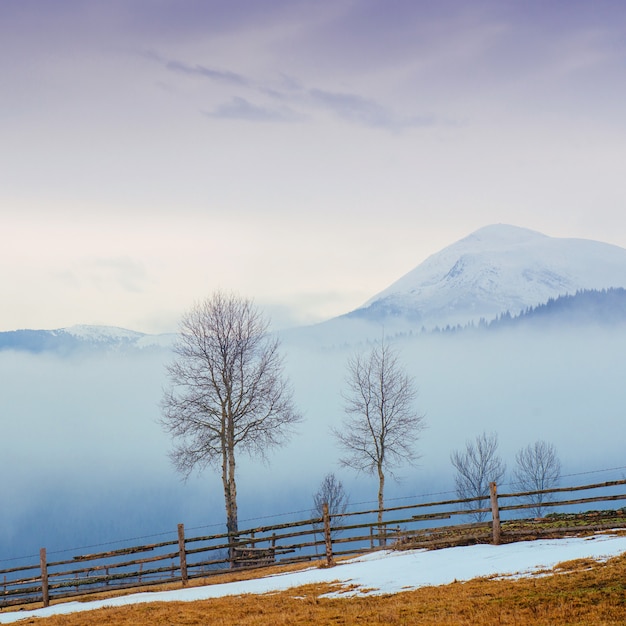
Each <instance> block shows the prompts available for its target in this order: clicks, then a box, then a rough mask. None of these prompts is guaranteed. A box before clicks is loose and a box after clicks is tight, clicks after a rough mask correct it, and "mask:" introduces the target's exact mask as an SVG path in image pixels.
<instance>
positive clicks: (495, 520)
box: [489, 483, 500, 546]
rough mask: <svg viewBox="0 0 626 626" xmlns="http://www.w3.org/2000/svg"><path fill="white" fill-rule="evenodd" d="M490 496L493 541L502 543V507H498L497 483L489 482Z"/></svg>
mask: <svg viewBox="0 0 626 626" xmlns="http://www.w3.org/2000/svg"><path fill="white" fill-rule="evenodd" d="M489 497H490V499H491V517H492V526H491V533H492V539H491V543H492V544H493V545H494V546H498V545H500V508H499V507H498V487H497V485H496V483H489Z"/></svg>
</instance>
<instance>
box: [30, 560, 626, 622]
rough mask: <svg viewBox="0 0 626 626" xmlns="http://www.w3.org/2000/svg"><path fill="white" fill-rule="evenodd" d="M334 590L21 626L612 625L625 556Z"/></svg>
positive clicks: (625, 616)
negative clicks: (406, 586)
mask: <svg viewBox="0 0 626 626" xmlns="http://www.w3.org/2000/svg"><path fill="white" fill-rule="evenodd" d="M212 582H217V581H212ZM219 582H223V581H219ZM337 590H338V589H337V588H335V587H333V585H311V586H307V587H301V588H298V589H291V590H289V591H285V592H282V593H275V594H267V595H262V596H257V595H247V596H240V597H230V598H220V599H212V600H205V601H200V602H189V603H185V602H172V603H155V604H143V605H134V606H128V607H120V608H111V609H100V610H97V611H93V612H89V613H77V614H74V615H66V616H58V617H52V618H47V619H36V620H30V621H29V622H28V623H36V624H37V625H38V626H90V625H93V626H95V625H101V624H106V625H108V626H131V625H132V626H138V625H143V624H146V625H150V626H156V625H159V624H164V625H165V624H167V625H172V624H177V625H178V624H181V625H182V624H184V625H190V626H191V625H206V624H211V625H220V626H226V625H235V624H237V625H241V626H261V625H266V624H272V625H273V626H281V625H287V624H289V625H292V624H302V625H304V624H311V625H313V624H337V625H340V624H342V625H348V624H372V625H373V624H424V625H435V624H436V625H440V624H450V625H455V626H465V625H467V626H470V625H472V626H473V625H475V624H505V625H508V624H511V625H513V624H517V625H522V624H523V625H535V624H536V625H539V624H541V625H546V626H547V625H550V626H559V625H568V626H574V625H583V624H584V625H594V626H602V625H609V624H611V625H613V624H615V625H617V624H624V623H626V555H622V556H620V557H617V558H614V559H611V560H609V561H607V562H605V563H597V562H593V561H589V560H578V561H570V562H567V563H563V564H560V565H559V566H557V567H556V568H555V569H554V570H552V571H550V572H543V573H542V575H540V576H534V577H531V578H524V579H520V580H491V579H477V580H473V581H470V582H466V583H453V584H451V585H444V586H441V587H427V588H422V589H419V590H417V591H410V592H406V593H399V594H394V595H387V596H371V597H362V598H333V599H329V598H322V597H320V596H321V595H323V594H325V593H328V592H330V591H337Z"/></svg>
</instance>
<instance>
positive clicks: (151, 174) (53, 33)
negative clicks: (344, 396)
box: [0, 0, 626, 332]
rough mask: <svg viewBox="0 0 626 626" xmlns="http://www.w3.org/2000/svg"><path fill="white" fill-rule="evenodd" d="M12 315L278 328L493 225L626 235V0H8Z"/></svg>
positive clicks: (1, 267) (2, 114)
mask: <svg viewBox="0 0 626 626" xmlns="http://www.w3.org/2000/svg"><path fill="white" fill-rule="evenodd" d="M0 78H1V83H0V85H1V86H0V218H1V220H0V228H1V231H0V232H1V234H2V245H1V246H0V284H1V285H2V294H3V297H2V305H3V306H2V308H1V309H0V330H11V329H16V328H57V327H62V326H69V325H72V324H76V323H87V324H110V325H118V326H124V327H127V328H133V329H136V330H142V331H146V332H160V331H168V330H175V329H176V322H177V319H178V317H179V315H180V313H181V312H182V311H183V310H184V309H186V308H188V307H189V305H190V304H192V302H193V301H194V300H196V299H199V298H202V297H204V296H205V295H208V294H209V293H210V292H211V291H212V290H213V289H215V288H218V287H220V288H225V289H229V290H234V291H237V292H239V293H241V294H242V295H245V296H251V297H253V298H255V300H256V301H257V302H258V303H259V304H261V305H262V306H267V307H268V310H269V311H270V312H271V313H272V314H273V316H274V318H275V321H276V324H277V325H285V324H288V323H290V322H308V321H315V320H318V319H321V318H324V317H329V316H332V315H337V314H340V313H343V312H346V311H348V310H350V309H353V308H355V307H357V306H359V305H360V304H362V303H363V302H364V301H365V300H367V299H368V298H369V297H371V296H372V295H374V294H375V293H377V292H378V291H380V290H382V289H383V288H385V287H387V286H388V285H389V284H390V283H391V282H392V281H394V280H395V279H397V278H398V277H399V276H401V275H402V274H404V273H406V272H407V271H409V270H410V269H412V268H413V267H414V266H416V265H417V264H418V263H420V262H421V261H422V260H424V259H425V258H426V257H427V256H428V255H430V254H432V253H434V252H436V251H438V250H439V249H441V248H442V247H444V246H445V245H448V244H450V243H452V242H454V241H455V240H457V239H459V238H461V237H463V236H465V235H467V234H469V233H470V232H472V231H473V230H476V229H478V228H480V227H482V226H484V225H486V224H490V223H496V222H504V223H511V224H515V225H518V226H524V227H527V228H532V229H535V230H539V231H541V232H544V233H545V234H548V235H553V236H559V237H586V238H591V239H599V240H602V241H606V242H609V243H613V244H617V245H620V246H623V247H626V210H625V209H626V184H625V182H624V181H626V116H625V115H624V111H626V5H624V4H623V3H619V2H613V1H603V0H598V1H596V2H593V3H590V2H582V1H577V0H573V1H568V2H565V1H554V2H534V1H525V2H521V1H519V2H507V1H505V0H497V1H495V0H494V1H492V2H489V1H486V0H478V1H475V2H474V1H473V2H446V1H444V2H437V3H434V2H420V1H417V0H398V1H394V0H388V1H385V2H382V1H381V0H379V1H370V0H332V1H330V0H328V1H326V0H316V1H315V2H313V1H312V0H309V1H304V0H303V1H300V2H298V1H294V0H289V1H287V0H275V1H271V2H270V1H267V2H264V1H262V0H247V1H243V0H233V1H229V2H223V1H220V2H217V1H206V0H205V1H200V0H177V1H176V2H174V1H173V0H109V1H107V2H97V1H95V0H93V1H89V0H83V1H80V0H56V1H55V2H49V1H48V0H1V1H0Z"/></svg>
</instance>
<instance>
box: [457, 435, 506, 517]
mask: <svg viewBox="0 0 626 626" xmlns="http://www.w3.org/2000/svg"><path fill="white" fill-rule="evenodd" d="M497 451H498V435H497V434H496V433H491V434H489V435H488V434H487V433H482V434H481V435H478V436H477V437H476V440H475V441H468V442H467V443H466V444H465V450H463V451H459V450H455V451H454V452H453V453H452V454H451V455H450V461H451V462H452V465H453V466H454V468H455V469H456V476H455V479H454V480H455V484H456V494H457V497H458V498H459V500H465V499H466V498H480V500H478V502H477V503H476V502H469V503H467V508H468V509H474V508H479V509H484V508H486V507H487V503H488V502H489V483H490V482H495V483H498V482H500V481H501V480H502V478H503V477H504V473H505V472H506V465H505V464H504V462H503V461H502V459H501V458H500V457H499V456H498V454H497ZM472 515H473V517H474V519H475V520H476V521H477V522H482V521H483V520H484V519H485V516H486V513H484V512H482V513H479V512H474V513H473V514H472Z"/></svg>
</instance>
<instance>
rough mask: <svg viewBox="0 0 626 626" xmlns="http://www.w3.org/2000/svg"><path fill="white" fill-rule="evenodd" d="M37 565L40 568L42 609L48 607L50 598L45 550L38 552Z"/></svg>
mask: <svg viewBox="0 0 626 626" xmlns="http://www.w3.org/2000/svg"><path fill="white" fill-rule="evenodd" d="M39 565H40V567H41V598H42V601H43V605H44V607H47V606H50V596H49V594H48V562H47V559H46V549H45V548H41V550H39Z"/></svg>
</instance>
